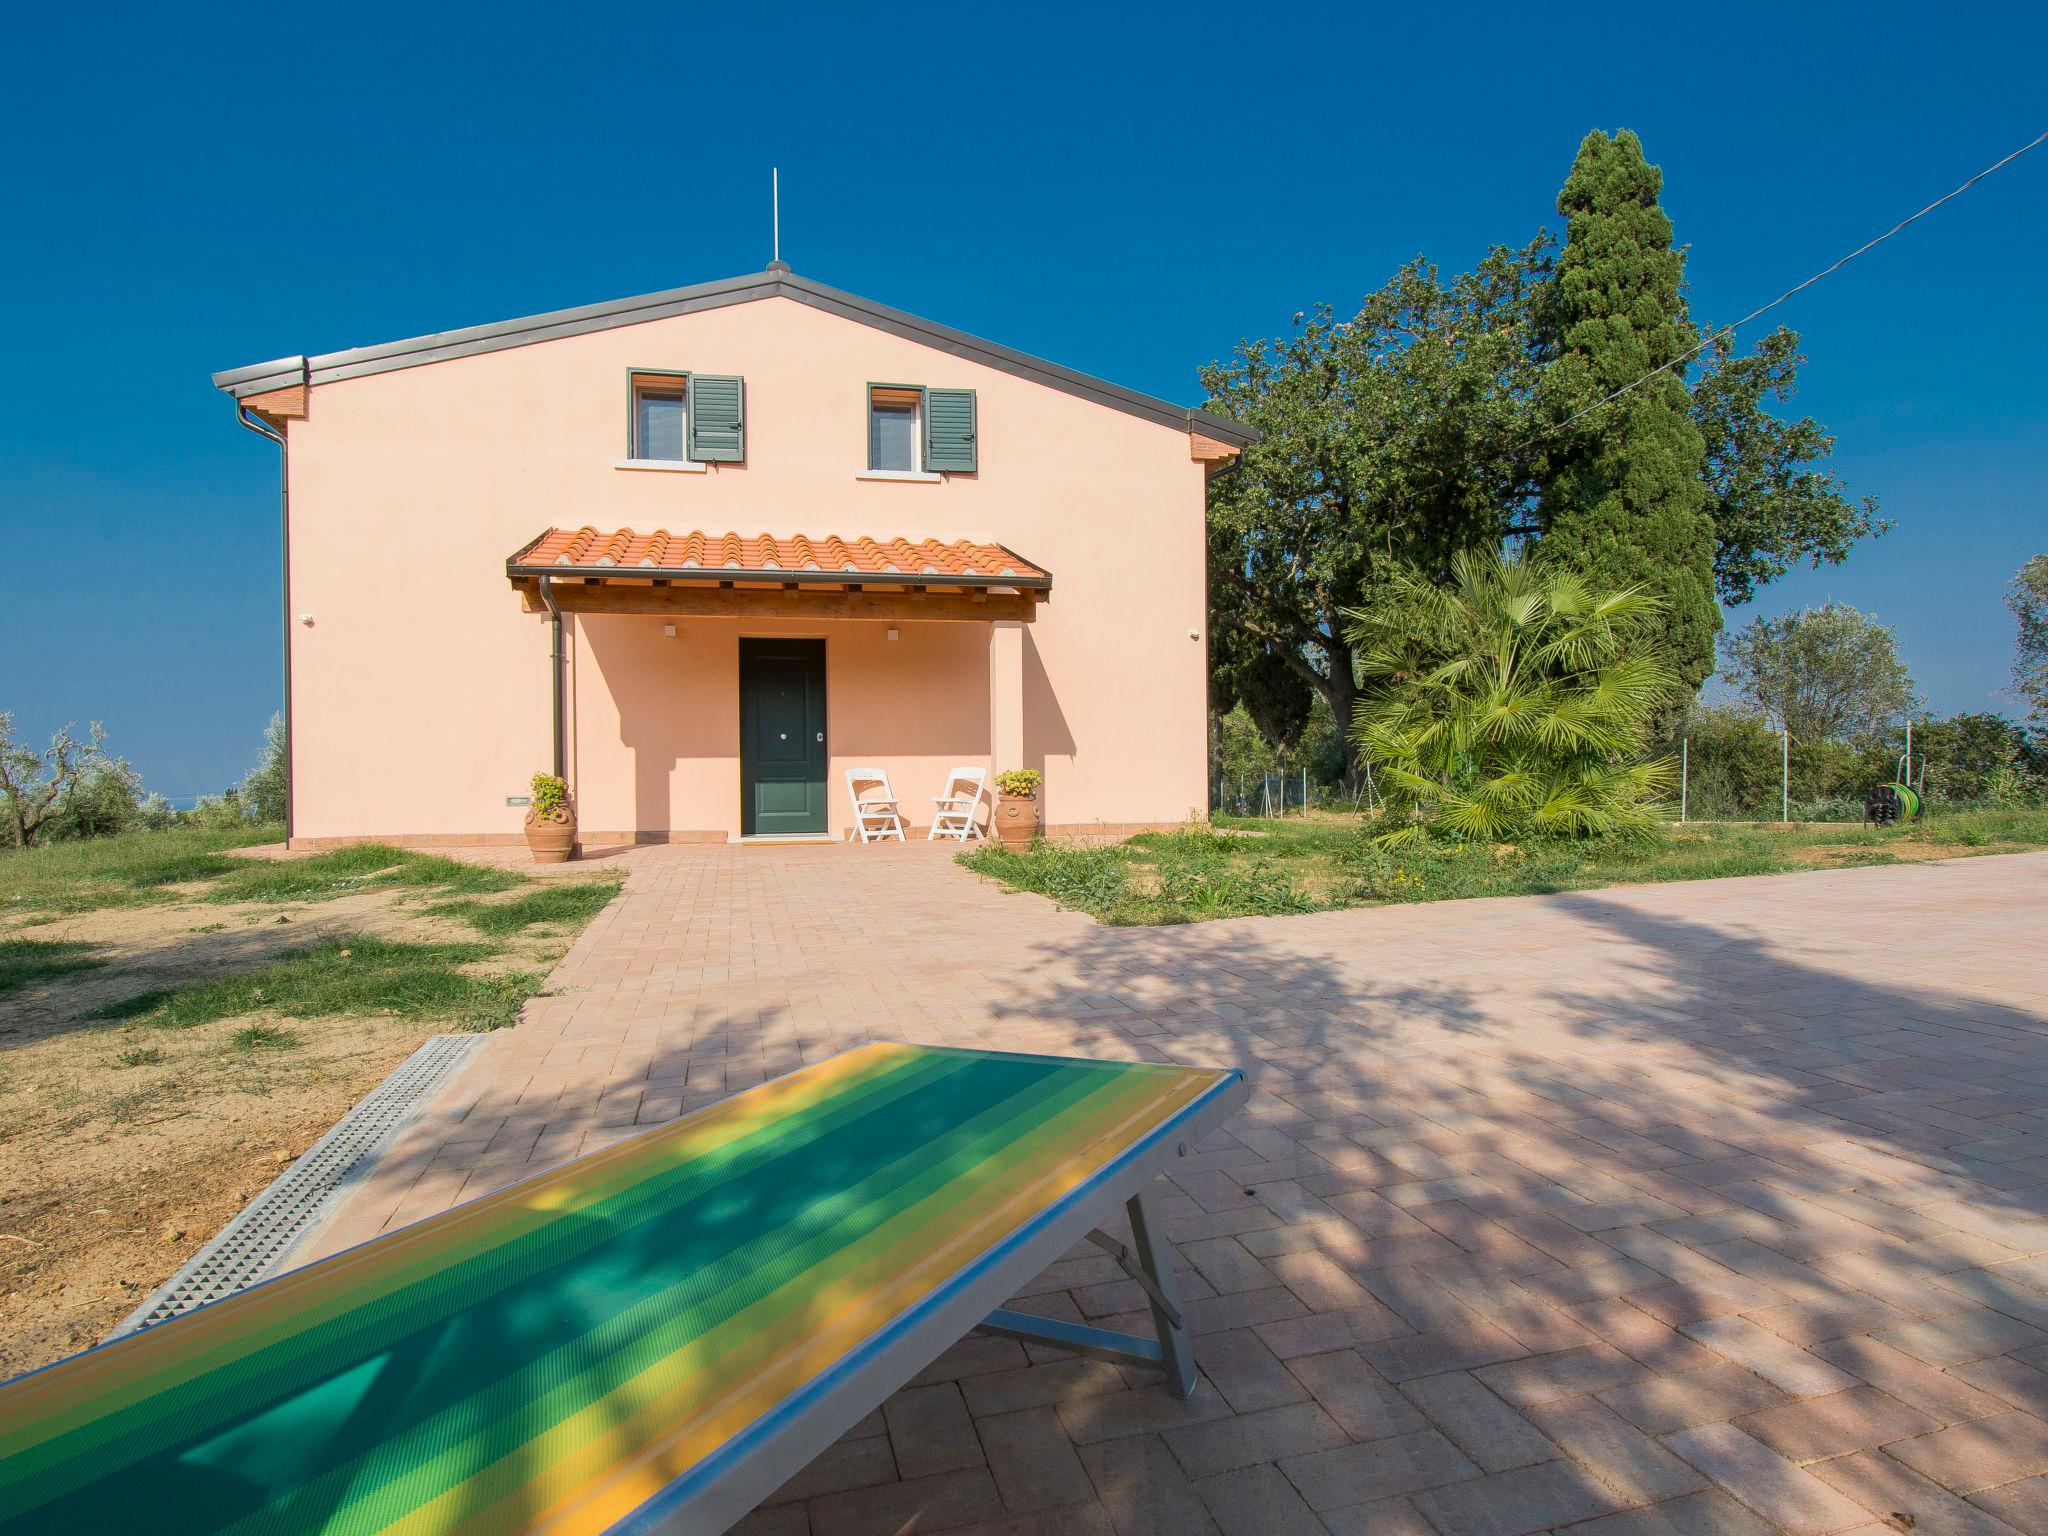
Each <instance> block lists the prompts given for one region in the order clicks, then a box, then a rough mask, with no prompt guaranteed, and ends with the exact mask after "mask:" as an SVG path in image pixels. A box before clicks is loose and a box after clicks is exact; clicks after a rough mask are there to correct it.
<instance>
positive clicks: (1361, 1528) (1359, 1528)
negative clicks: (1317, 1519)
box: [1323, 1499, 1437, 1536]
mask: <svg viewBox="0 0 2048 1536" xmlns="http://www.w3.org/2000/svg"><path fill="white" fill-rule="evenodd" d="M1323 1527H1324V1529H1326V1530H1327V1531H1329V1533H1330V1536H1437V1529H1436V1527H1435V1526H1433V1525H1431V1524H1430V1523H1429V1522H1428V1521H1427V1520H1425V1519H1424V1518H1423V1516H1422V1511H1421V1510H1419V1509H1417V1508H1416V1507H1415V1505H1414V1503H1413V1502H1412V1501H1410V1500H1408V1499H1380V1500H1378V1501H1377V1502H1375V1503H1372V1504H1347V1505H1345V1506H1344V1508H1342V1509H1326V1510H1324V1511H1323Z"/></svg>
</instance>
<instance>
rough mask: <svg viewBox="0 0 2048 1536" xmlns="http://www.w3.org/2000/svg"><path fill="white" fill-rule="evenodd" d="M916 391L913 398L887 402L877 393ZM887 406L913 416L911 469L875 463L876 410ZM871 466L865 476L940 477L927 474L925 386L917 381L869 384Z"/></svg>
mask: <svg viewBox="0 0 2048 1536" xmlns="http://www.w3.org/2000/svg"><path fill="white" fill-rule="evenodd" d="M883 394H889V395H912V396H915V397H916V398H914V399H911V400H891V401H889V402H888V403H887V404H886V405H884V404H882V403H881V402H879V401H878V400H877V399H876V396H878V395H883ZM882 410H886V411H888V412H889V413H890V414H891V415H905V416H908V417H909V418H910V467H909V468H908V469H879V468H877V467H876V465H875V413H876V412H877V411H882ZM867 450H868V451H867V460H868V464H867V468H866V469H865V470H863V471H862V472H861V474H860V477H859V478H861V479H863V480H936V479H938V478H939V477H938V476H937V475H931V474H927V473H926V472H925V467H924V389H923V387H922V386H921V385H917V384H870V385H869V386H868V430H867Z"/></svg>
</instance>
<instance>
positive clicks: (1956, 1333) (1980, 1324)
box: [1871, 1307, 2048, 1366]
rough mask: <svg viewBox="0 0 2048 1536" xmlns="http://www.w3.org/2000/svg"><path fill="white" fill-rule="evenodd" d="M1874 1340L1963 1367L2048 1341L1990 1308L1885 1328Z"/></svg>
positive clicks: (1938, 1363) (2033, 1329)
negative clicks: (1976, 1361) (1989, 1357)
mask: <svg viewBox="0 0 2048 1536" xmlns="http://www.w3.org/2000/svg"><path fill="white" fill-rule="evenodd" d="M1871 1337H1872V1338H1874V1339H1876V1340H1877V1341H1878V1342H1879V1343H1880V1344H1889V1345H1890V1346H1891V1347H1892V1348H1893V1349H1896V1350H1899V1351H1900V1352H1902V1353H1904V1354H1908V1355H1911V1356H1912V1357H1913V1358H1914V1359H1915V1360H1919V1361H1922V1362H1924V1363H1925V1364H1928V1365H1934V1366H1949V1365H1961V1364H1963V1363H1964V1362H1966V1361H1970V1360H1981V1359H1983V1358H1984V1357H1985V1356H1986V1355H2002V1354H2005V1353H2006V1352H2008V1351H2009V1350H2015V1349H2025V1348H2027V1347H2028V1346H2030V1345H2035V1344H2040V1343H2043V1342H2044V1341H2048V1333H2043V1332H2042V1331H2041V1330H2040V1329H2038V1328H2036V1327H2033V1326H2032V1325H2031V1324H2028V1323H2023V1322H2021V1321H2020V1320H2019V1319H2018V1318H2016V1317H2007V1316H2006V1315H2005V1314H2004V1313H2003V1312H1994V1311H1992V1310H1991V1309H1990V1308H1989V1307H1978V1308H1976V1309H1975V1310H1973V1311H1969V1312H1958V1313H1956V1314H1954V1315H1953V1316H1950V1317H1936V1318H1929V1319H1928V1320H1927V1321H1925V1322H1919V1323H1907V1324H1906V1325H1905V1326H1903V1327H1899V1328H1886V1329H1883V1330H1881V1331H1879V1332H1877V1333H1874V1334H1872V1335H1871Z"/></svg>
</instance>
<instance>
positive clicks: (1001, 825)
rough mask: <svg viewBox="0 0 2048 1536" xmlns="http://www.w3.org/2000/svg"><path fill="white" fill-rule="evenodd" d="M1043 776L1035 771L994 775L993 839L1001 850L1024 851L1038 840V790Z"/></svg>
mask: <svg viewBox="0 0 2048 1536" xmlns="http://www.w3.org/2000/svg"><path fill="white" fill-rule="evenodd" d="M1044 782H1045V775H1043V774H1041V773H1040V772H1039V771H1038V770H1037V769H1036V768H1009V769H1005V770H1004V771H1003V772H1001V773H999V774H997V775H996V789H997V790H998V791H999V792H1000V794H1001V798H1000V799H999V800H998V801H997V802H996V836H997V837H999V838H1001V839H1002V840H1003V844H1004V846H1005V847H1009V848H1028V847H1030V846H1031V840H1032V839H1033V838H1035V837H1037V836H1038V786H1039V785H1040V784H1043V783H1044Z"/></svg>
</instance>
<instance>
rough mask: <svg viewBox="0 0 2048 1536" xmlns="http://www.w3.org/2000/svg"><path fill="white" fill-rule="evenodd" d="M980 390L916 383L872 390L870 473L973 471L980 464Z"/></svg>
mask: <svg viewBox="0 0 2048 1536" xmlns="http://www.w3.org/2000/svg"><path fill="white" fill-rule="evenodd" d="M976 427H977V421H976V416H975V403H974V391H973V390H971V389H932V388H929V387H926V386H923V385H916V384H874V385H870V386H869V388H868V472H869V473H870V474H881V475H904V474H907V475H916V476H918V477H919V478H930V479H937V478H938V477H939V476H940V475H941V474H956V475H958V474H966V475H971V474H973V473H974V472H975V470H976V469H977V467H978V455H977V453H976V451H975V437H976Z"/></svg>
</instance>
